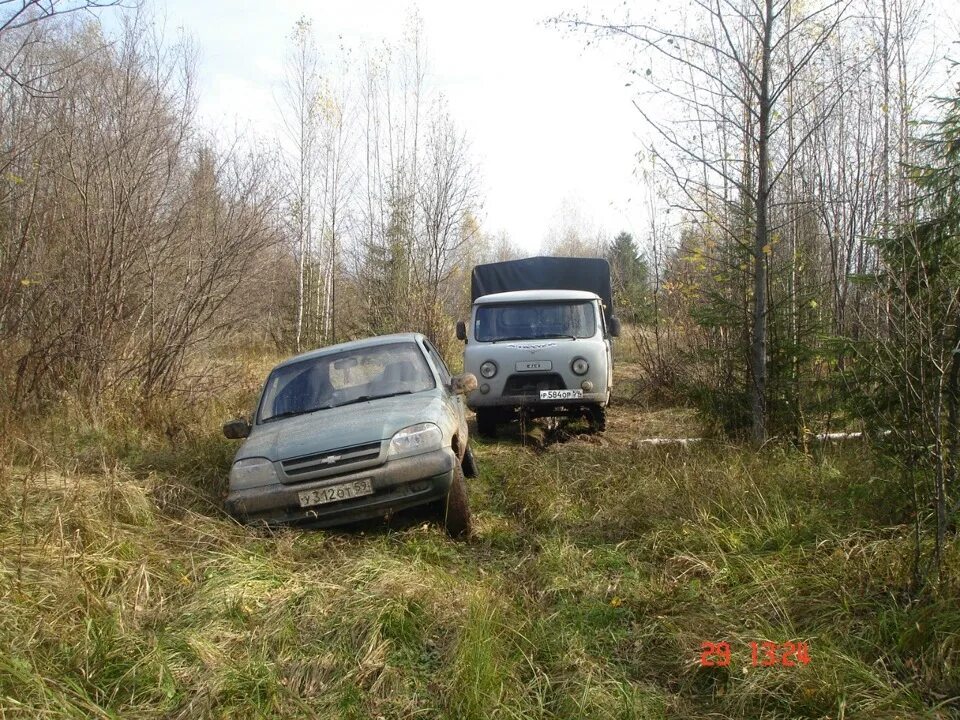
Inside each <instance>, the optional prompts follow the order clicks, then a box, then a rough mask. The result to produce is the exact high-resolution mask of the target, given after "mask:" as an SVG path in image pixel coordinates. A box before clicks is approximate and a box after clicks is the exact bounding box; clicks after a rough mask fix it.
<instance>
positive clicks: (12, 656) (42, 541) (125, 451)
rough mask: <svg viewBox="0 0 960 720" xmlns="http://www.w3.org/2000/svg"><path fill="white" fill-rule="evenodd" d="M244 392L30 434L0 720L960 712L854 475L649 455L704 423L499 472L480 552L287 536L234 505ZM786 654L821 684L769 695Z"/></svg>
mask: <svg viewBox="0 0 960 720" xmlns="http://www.w3.org/2000/svg"><path fill="white" fill-rule="evenodd" d="M240 370H241V371H242V368H241V369H240ZM238 372H239V371H238ZM252 385H253V386H255V383H252ZM250 392H251V388H250V387H241V388H240V389H239V390H238V391H237V394H236V396H233V397H227V398H222V399H220V400H219V401H217V402H208V403H206V404H205V405H202V406H196V407H194V408H193V409H192V410H190V411H189V412H186V413H185V414H184V413H178V412H176V411H175V408H173V407H172V406H171V407H170V408H167V410H166V411H165V412H166V414H165V415H162V417H165V418H167V420H166V422H162V421H158V420H157V419H156V418H147V419H146V421H144V419H142V418H141V419H138V421H137V422H132V421H131V420H130V418H129V416H125V415H124V413H122V412H117V413H116V415H115V416H113V417H106V418H100V420H99V422H98V423H97V424H92V423H90V422H89V421H87V420H84V419H83V418H82V417H81V415H80V414H74V415H68V414H65V413H64V414H61V415H59V416H57V417H52V418H47V419H46V420H44V421H43V422H40V423H39V424H37V425H36V427H35V428H34V429H33V431H32V432H31V433H29V434H28V433H25V432H21V439H22V440H23V441H24V442H22V443H19V445H18V447H17V448H16V449H15V450H12V451H9V452H8V458H10V461H9V462H8V463H7V464H6V465H5V466H3V468H2V470H0V543H2V547H3V552H2V560H0V606H2V608H3V612H2V613H0V717H3V718H19V717H24V718H28V717H29V718H33V717H75V718H80V717H84V718H86V717H156V718H195V717H216V718H233V717H237V718H239V717H244V718H247V717H304V718H312V717H324V718H325V717H331V718H333V717H336V718H367V717H384V718H407V717H424V718H581V717H589V718H611V719H612V718H657V717H692V718H719V717H734V718H754V717H770V718H799V717H808V718H825V717H903V718H923V717H950V716H951V712H956V709H957V706H956V702H957V701H956V697H957V696H958V695H960V610H958V609H957V607H958V603H957V600H958V597H960V587H958V586H957V585H951V584H949V583H945V584H944V585H943V586H942V587H940V588H938V589H937V590H936V591H931V592H930V593H928V594H927V595H925V596H923V597H922V598H919V599H912V598H911V597H910V596H909V595H908V594H907V593H906V592H905V589H906V585H907V574H908V572H907V570H908V561H909V537H908V531H907V527H906V525H904V524H903V523H904V520H905V518H904V517H903V514H902V512H901V509H900V507H899V506H898V504H897V503H896V502H894V500H895V498H896V493H895V488H894V487H893V485H892V481H891V480H890V479H889V475H888V473H887V471H886V470H885V468H884V466H883V465H882V463H880V462H879V461H878V460H877V459H876V458H875V457H873V456H872V455H871V454H870V453H869V452H868V451H866V450H865V449H863V448H861V447H859V446H857V447H844V448H828V449H825V450H824V451H823V453H822V454H820V455H818V456H816V457H811V456H806V455H802V454H800V453H797V452H796V451H793V450H789V449H783V448H776V447H771V448H767V449H766V450H764V451H763V452H762V453H760V454H756V453H753V452H750V451H748V450H745V449H744V448H739V447H730V446H721V445H714V444H709V443H705V444H702V445H697V446H691V447H690V448H687V449H682V448H668V447H652V448H647V447H636V446H635V444H634V443H633V439H635V437H636V436H638V435H648V434H654V435H673V436H678V435H686V434H688V433H690V434H695V433H694V431H695V430H696V429H697V427H696V419H695V418H694V417H692V416H690V415H689V414H688V413H687V412H686V411H682V410H681V411H667V410H665V411H658V412H654V413H649V414H640V413H638V411H636V410H635V409H632V408H629V407H626V406H621V407H618V408H615V409H614V411H613V412H612V414H611V428H610V432H608V433H607V435H606V437H605V438H604V439H603V440H598V439H597V438H594V437H589V436H580V437H574V438H572V439H569V440H568V441H567V442H563V443H554V444H548V445H546V446H542V445H538V444H536V443H530V444H527V445H524V444H522V443H521V442H520V439H519V437H517V436H510V435H509V434H508V436H507V438H506V439H504V440H501V441H500V442H498V443H478V444H477V446H476V452H477V456H478V458H479V462H480V466H481V477H480V478H478V479H477V480H475V481H473V482H472V485H471V487H470V493H471V501H472V503H473V506H474V510H475V514H476V519H477V530H476V534H475V537H474V538H473V539H472V540H470V541H469V542H465V543H455V542H451V541H450V540H448V539H447V538H446V537H445V536H444V534H443V533H442V531H441V530H440V529H439V528H437V527H436V526H434V525H432V524H425V523H422V522H420V521H417V522H406V523H402V524H401V525H399V526H395V527H394V528H392V529H388V528H384V527H381V526H377V525H371V526H364V527H362V528H360V529H354V530H351V531H345V532H302V533H301V532H284V533H279V534H276V535H268V534H257V533H254V532H251V531H250V530H248V529H245V528H243V527H240V526H237V525H236V524H234V523H233V522H231V521H230V520H229V519H227V518H225V517H224V516H222V514H221V513H220V512H219V510H218V505H217V493H218V492H220V491H221V490H222V477H223V475H224V473H225V471H226V467H227V464H228V463H229V457H230V452H231V449H232V446H231V445H230V444H229V443H227V442H226V441H223V440H222V439H220V438H219V437H218V436H217V433H218V430H219V422H220V421H221V420H222V419H224V417H228V416H229V415H231V414H233V412H234V411H235V410H236V409H237V408H242V407H243V405H244V403H245V402H249V393H250ZM244 393H246V396H244ZM158 412H159V411H158ZM174 420H175V421H176V423H174ZM173 424H177V425H179V426H180V427H181V428H182V430H183V432H182V433H179V434H178V433H173V434H172V435H171V434H170V433H168V432H167V429H168V428H169V427H170V426H171V425H173ZM28 440H29V445H27V444H26V441H28ZM952 542H953V544H952V545H951V548H950V553H951V555H950V558H949V566H950V567H951V569H952V571H953V577H957V575H958V570H960V548H958V546H957V543H956V540H953V541H952ZM768 639H769V640H773V641H777V642H783V641H793V640H802V641H805V642H808V643H809V645H810V654H811V657H812V662H811V663H810V664H809V665H807V666H804V667H796V668H786V667H774V668H763V667H757V668H754V667H752V666H751V663H750V650H749V642H750V641H752V640H757V641H762V640H768ZM704 640H726V641H728V642H730V643H731V644H732V645H733V648H734V659H733V663H732V664H731V666H730V667H729V668H704V667H701V666H700V663H699V652H700V643H701V642H703V641H704Z"/></svg>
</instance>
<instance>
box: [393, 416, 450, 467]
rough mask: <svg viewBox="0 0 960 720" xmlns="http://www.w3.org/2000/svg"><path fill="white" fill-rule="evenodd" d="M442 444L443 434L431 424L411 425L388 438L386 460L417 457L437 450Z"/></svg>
mask: <svg viewBox="0 0 960 720" xmlns="http://www.w3.org/2000/svg"><path fill="white" fill-rule="evenodd" d="M442 444H443V433H441V432H440V428H438V427H437V426H436V425H434V424H433V423H419V424H417V425H411V426H410V427H406V428H404V429H403V430H400V431H399V432H398V433H396V434H395V435H394V436H393V437H392V438H390V447H389V448H388V449H387V458H398V457H405V456H407V455H419V454H420V453H425V452H429V451H431V450H439V449H440V447H441V446H442Z"/></svg>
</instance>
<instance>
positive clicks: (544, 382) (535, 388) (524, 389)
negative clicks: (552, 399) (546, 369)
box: [503, 373, 567, 399]
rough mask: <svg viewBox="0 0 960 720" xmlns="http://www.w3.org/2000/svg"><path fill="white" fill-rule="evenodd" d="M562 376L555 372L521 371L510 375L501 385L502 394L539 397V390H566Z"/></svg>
mask: <svg viewBox="0 0 960 720" xmlns="http://www.w3.org/2000/svg"><path fill="white" fill-rule="evenodd" d="M566 389H567V386H566V385H565V384H564V383H563V378H562V377H560V375H558V374H557V373H523V374H522V375H511V376H510V377H508V378H507V382H506V384H505V385H504V386H503V394H504V395H510V396H514V397H516V396H521V397H532V398H537V399H539V397H540V391H541V390H566Z"/></svg>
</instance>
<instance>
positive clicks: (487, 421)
mask: <svg viewBox="0 0 960 720" xmlns="http://www.w3.org/2000/svg"><path fill="white" fill-rule="evenodd" d="M477 432H478V433H479V434H480V436H481V437H487V438H493V437H496V436H497V416H496V415H494V414H493V413H492V412H491V411H489V410H477Z"/></svg>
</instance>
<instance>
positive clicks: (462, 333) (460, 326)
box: [457, 320, 467, 340]
mask: <svg viewBox="0 0 960 720" xmlns="http://www.w3.org/2000/svg"><path fill="white" fill-rule="evenodd" d="M466 339H467V324H466V323H465V322H464V321H463V320H457V340H466Z"/></svg>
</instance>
